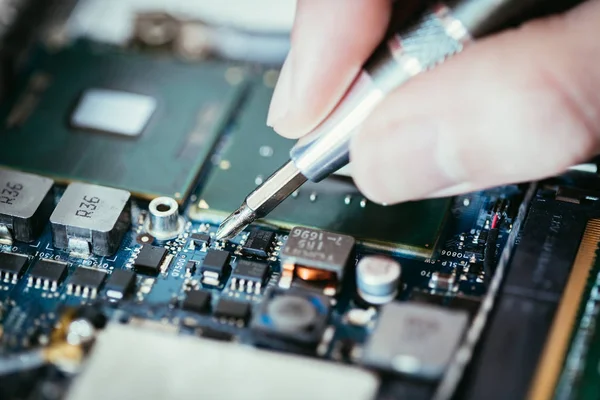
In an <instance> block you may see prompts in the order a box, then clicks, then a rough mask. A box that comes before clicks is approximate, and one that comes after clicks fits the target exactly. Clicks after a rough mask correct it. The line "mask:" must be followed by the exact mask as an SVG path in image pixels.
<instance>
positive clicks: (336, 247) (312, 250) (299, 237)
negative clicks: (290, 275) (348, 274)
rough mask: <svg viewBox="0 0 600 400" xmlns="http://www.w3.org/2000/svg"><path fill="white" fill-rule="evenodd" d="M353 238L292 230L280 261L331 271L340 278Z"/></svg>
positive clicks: (335, 234) (297, 227)
mask: <svg viewBox="0 0 600 400" xmlns="http://www.w3.org/2000/svg"><path fill="white" fill-rule="evenodd" d="M354 244H355V241H354V238H353V237H350V236H346V235H340V234H337V233H333V232H326V231H320V230H317V229H310V228H302V227H299V226H296V227H294V228H292V230H291V231H290V234H289V235H288V239H287V241H286V242H285V245H284V246H283V250H282V251H281V259H282V260H283V261H284V262H289V263H293V264H297V265H303V266H307V267H312V268H319V269H324V270H327V271H333V272H335V273H337V274H338V275H339V279H341V278H342V274H343V271H344V268H345V267H346V264H348V260H349V259H350V255H351V254H352V251H353V250H354Z"/></svg>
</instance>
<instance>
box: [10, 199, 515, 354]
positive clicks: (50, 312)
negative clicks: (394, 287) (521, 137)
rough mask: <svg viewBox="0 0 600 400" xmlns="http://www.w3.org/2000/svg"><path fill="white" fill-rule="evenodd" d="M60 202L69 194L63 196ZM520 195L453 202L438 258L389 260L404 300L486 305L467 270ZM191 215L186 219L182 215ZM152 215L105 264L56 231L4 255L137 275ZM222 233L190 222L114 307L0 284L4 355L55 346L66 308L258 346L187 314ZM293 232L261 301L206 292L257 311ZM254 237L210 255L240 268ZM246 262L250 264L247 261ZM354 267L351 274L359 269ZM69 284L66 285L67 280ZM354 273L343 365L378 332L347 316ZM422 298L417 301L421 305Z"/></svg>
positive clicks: (224, 289)
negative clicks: (442, 279)
mask: <svg viewBox="0 0 600 400" xmlns="http://www.w3.org/2000/svg"><path fill="white" fill-rule="evenodd" d="M57 192H59V193H57V196H56V197H57V200H58V199H59V198H60V192H61V190H60V189H58V190H57ZM520 196H521V193H520V191H519V190H518V189H517V188H516V187H506V188H498V189H494V190H490V191H487V192H479V193H473V194H469V195H468V196H462V197H458V198H455V199H454V200H453V205H452V207H451V209H450V212H449V215H448V219H449V220H448V223H447V225H446V228H445V231H444V232H443V233H442V238H443V240H440V241H439V246H438V247H439V248H437V249H436V250H435V251H434V255H435V257H433V258H429V259H423V258H411V257H406V256H401V255H398V254H394V253H393V252H390V253H388V254H387V255H388V256H391V257H394V258H395V259H396V260H397V261H399V262H400V264H401V265H402V288H401V290H400V292H399V295H398V298H397V299H398V300H409V299H417V298H418V299H421V300H422V298H424V297H426V298H430V299H433V300H432V301H433V302H436V303H439V304H448V305H449V306H451V305H452V299H454V298H456V297H460V298H462V299H468V300H469V301H470V303H471V305H472V306H473V307H477V306H478V301H479V298H481V296H482V295H484V294H485V292H486V287H487V286H486V283H487V281H486V279H485V277H482V276H472V275H468V274H462V269H463V268H464V267H465V266H466V265H468V264H469V263H472V262H473V261H477V262H483V261H484V245H483V244H476V243H478V242H477V238H478V237H479V235H480V234H481V232H485V231H489V230H490V228H491V224H492V223H493V215H494V207H498V205H499V204H501V203H502V204H509V203H510V202H517V203H518V201H519V199H520ZM182 214H184V215H185V213H182ZM146 215H147V203H146V202H138V201H134V202H133V204H132V217H133V218H132V220H133V226H132V229H131V230H130V231H129V232H128V233H127V234H126V235H125V237H124V239H123V241H122V244H121V247H120V249H119V250H118V252H117V253H116V255H115V256H113V257H99V256H95V255H92V256H90V257H88V258H85V259H81V258H74V257H71V256H70V255H69V253H67V252H65V251H61V250H57V249H55V248H53V244H52V235H51V229H50V226H49V225H48V226H46V228H45V230H44V233H43V234H42V235H41V237H40V239H39V240H38V241H36V242H35V243H32V244H20V243H16V242H15V244H14V245H12V246H8V245H4V246H2V247H0V250H1V251H2V252H6V253H16V254H24V255H27V257H28V258H29V259H30V264H29V265H33V264H34V262H35V260H40V259H50V260H57V261H62V262H66V263H68V275H69V276H70V275H71V274H72V273H73V272H74V271H75V270H76V269H77V268H79V267H81V266H83V267H90V268H94V269H99V270H103V271H106V272H108V273H111V272H112V271H114V270H117V269H131V268H132V265H133V259H134V258H135V256H136V255H137V253H138V252H139V251H140V249H141V248H142V246H144V245H147V243H144V242H143V240H144V234H143V230H144V220H145V218H146ZM216 228H217V227H216V226H214V225H210V224H208V223H203V222H196V221H191V220H188V219H186V220H185V229H184V232H183V233H182V234H180V235H179V237H178V238H176V239H174V240H171V241H167V242H163V243H155V244H156V245H159V246H162V247H164V248H165V249H167V251H168V256H167V257H168V258H167V264H168V265H167V267H166V268H165V269H164V271H162V272H161V273H159V274H158V275H157V276H150V275H144V274H141V273H140V274H138V275H137V278H136V279H137V282H136V287H137V289H136V292H135V294H134V295H133V296H132V297H131V299H129V300H124V301H121V302H119V303H112V302H109V301H107V300H106V295H105V292H104V291H103V290H100V292H99V293H98V295H97V297H96V298H95V299H90V298H83V297H81V296H76V295H75V294H68V293H67V289H66V285H64V284H62V285H60V286H59V287H58V289H57V290H56V291H48V290H44V289H41V288H35V287H31V286H29V285H28V275H27V274H25V275H24V276H23V277H22V278H21V279H20V280H19V281H18V282H17V283H16V284H13V283H8V282H2V283H0V305H2V309H1V310H2V314H1V318H0V322H2V325H3V327H4V332H3V336H2V339H1V341H0V354H10V353H12V352H17V351H20V350H23V349H26V348H29V347H31V346H35V345H37V344H38V343H40V342H44V341H45V340H47V338H48V336H49V335H50V333H51V331H52V329H53V327H54V326H55V324H56V322H57V321H58V319H59V318H60V315H61V311H62V310H64V309H65V307H77V306H81V305H83V304H90V303H97V304H100V305H101V307H102V308H103V309H104V311H105V313H106V314H107V315H108V316H109V318H112V319H114V320H117V321H128V320H130V319H131V318H138V319H143V320H151V321H156V322H158V323H162V324H165V325H168V326H177V327H179V330H180V331H181V332H183V333H190V334H193V333H194V332H195V329H196V328H197V327H209V328H211V329H215V330H218V331H222V332H226V333H229V334H231V335H232V336H234V337H235V338H237V340H239V341H241V342H248V343H251V342H252V336H251V334H250V332H249V330H248V329H247V328H246V327H244V326H240V325H239V324H232V323H224V322H223V321H219V320H218V319H216V318H214V317H211V316H205V315H199V314H196V313H193V312H188V311H184V310H182V309H181V308H180V306H179V305H180V302H181V300H182V299H183V297H184V296H185V291H186V289H187V288H189V287H190V285H195V287H200V288H202V286H203V284H202V283H201V282H200V280H199V279H198V276H197V272H196V274H189V273H187V274H186V268H185V266H186V264H187V262H188V261H195V262H197V263H198V264H199V265H200V264H201V263H202V261H203V259H204V257H205V255H206V251H207V248H198V247H194V246H193V245H192V244H191V241H190V238H189V237H190V235H191V234H192V233H195V232H205V233H209V234H210V235H213V236H214V233H215V232H216ZM510 228H511V225H510V218H505V219H503V222H502V224H500V225H499V226H498V228H497V229H498V230H499V239H498V242H497V244H495V247H494V254H499V251H500V250H501V249H502V247H503V245H504V242H505V240H506V238H507V236H508V233H509V231H510ZM286 234H287V232H286V231H278V232H276V243H275V247H274V250H273V252H272V253H271V254H270V257H269V259H268V262H269V270H270V273H269V277H268V283H267V284H266V287H265V288H264V289H263V291H262V293H261V294H254V293H253V294H248V293H245V292H239V291H236V290H232V289H231V288H230V285H229V281H228V280H225V281H223V282H222V284H221V285H220V286H219V287H213V286H206V287H204V289H205V290H208V291H210V292H212V301H213V303H216V302H218V300H219V299H220V298H222V297H230V298H233V299H236V300H240V301H245V302H250V303H252V304H253V305H254V306H255V307H256V305H258V304H260V302H261V301H262V299H263V296H264V293H265V291H266V290H267V289H268V288H269V287H274V286H276V285H277V282H278V280H279V277H280V274H281V264H280V259H279V250H280V249H281V248H282V246H283V245H284V244H285V241H286V239H287V236H286ZM247 235H248V233H247V232H244V233H242V234H240V235H238V236H237V237H236V238H234V239H233V240H231V241H228V242H222V241H221V242H213V243H211V245H210V248H216V249H224V250H227V251H229V252H230V253H231V254H232V266H235V264H236V263H237V262H238V260H239V259H240V258H241V254H240V251H239V250H240V243H242V242H243V241H244V239H245V238H246V236H247ZM369 254H381V251H380V250H376V249H372V248H370V247H369V245H368V244H358V245H357V250H356V252H355V259H354V261H353V263H352V264H354V265H355V264H356V263H357V262H358V260H360V258H361V257H364V256H365V255H369ZM244 257H245V258H248V257H246V256H244ZM351 269H352V268H349V270H351ZM454 270H456V271H458V276H460V280H459V281H458V282H457V284H456V285H455V286H454V287H453V289H452V290H450V291H448V290H446V289H444V290H439V289H437V288H432V287H431V285H430V281H431V277H432V274H435V273H440V272H441V273H452V272H453V271H454ZM68 279H69V277H68V276H67V277H66V278H65V280H64V281H63V282H65V281H67V280H68ZM353 279H354V276H353V274H348V275H347V277H346V280H345V282H343V285H342V290H341V292H340V294H339V295H338V296H337V300H336V302H335V306H334V310H333V313H332V316H331V319H330V322H329V323H330V325H331V326H333V327H334V328H335V329H334V331H335V337H334V338H332V340H331V343H332V345H331V346H330V347H329V348H327V349H326V350H325V351H324V354H322V356H331V357H333V358H343V357H341V356H340V355H339V354H336V352H335V349H336V346H335V345H334V344H335V343H338V342H343V340H346V339H347V340H351V341H352V342H354V343H358V344H360V343H363V342H364V340H365V338H366V337H367V336H368V335H369V331H370V327H369V326H368V325H367V326H355V325H353V324H351V323H349V322H348V321H347V318H346V317H345V315H346V314H347V312H348V311H349V310H351V309H355V308H364V305H362V304H360V302H358V303H357V300H356V295H355V292H356V290H355V284H354V282H353ZM418 299H417V300H418Z"/></svg>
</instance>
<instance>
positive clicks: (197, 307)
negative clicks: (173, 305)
mask: <svg viewBox="0 0 600 400" xmlns="http://www.w3.org/2000/svg"><path fill="white" fill-rule="evenodd" d="M210 297H211V296H210V292H208V291H205V290H190V291H189V292H187V293H186V294H185V299H183V302H182V303H181V308H183V309H184V310H187V311H193V312H196V313H199V314H204V313H207V312H208V311H209V309H210Z"/></svg>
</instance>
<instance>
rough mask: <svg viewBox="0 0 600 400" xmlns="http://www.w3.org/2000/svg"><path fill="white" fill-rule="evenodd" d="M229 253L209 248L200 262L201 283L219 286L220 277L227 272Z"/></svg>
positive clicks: (228, 268) (229, 267)
mask: <svg viewBox="0 0 600 400" xmlns="http://www.w3.org/2000/svg"><path fill="white" fill-rule="evenodd" d="M230 258H231V255H230V254H229V252H227V251H225V250H215V249H210V250H208V252H207V253H206V257H204V261H203V262H202V267H200V270H201V271H202V283H205V284H207V285H212V286H219V285H220V284H221V279H222V278H223V277H224V276H225V275H227V274H228V273H229V270H230V269H231V266H230V265H229V259H230Z"/></svg>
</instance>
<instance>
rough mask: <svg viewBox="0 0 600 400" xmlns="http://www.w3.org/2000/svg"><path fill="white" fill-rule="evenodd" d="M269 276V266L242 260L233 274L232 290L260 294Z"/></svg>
mask: <svg viewBox="0 0 600 400" xmlns="http://www.w3.org/2000/svg"><path fill="white" fill-rule="evenodd" d="M268 274H269V266H268V264H265V263H262V262H257V261H249V260H240V261H239V262H238V263H237V265H236V267H235V269H234V270H233V272H232V274H231V290H238V291H240V292H247V293H254V294H260V292H261V290H262V287H263V285H264V283H265V281H266V280H267V276H268Z"/></svg>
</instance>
